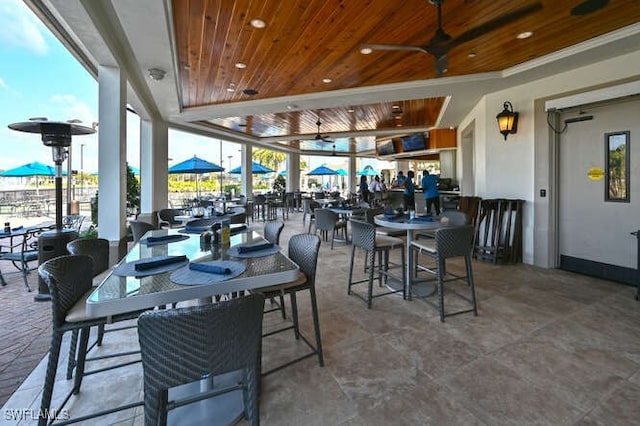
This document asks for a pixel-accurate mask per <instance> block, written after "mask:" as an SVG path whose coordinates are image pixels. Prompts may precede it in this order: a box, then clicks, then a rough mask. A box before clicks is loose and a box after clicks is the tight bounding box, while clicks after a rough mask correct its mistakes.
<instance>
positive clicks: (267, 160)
mask: <svg viewBox="0 0 640 426" xmlns="http://www.w3.org/2000/svg"><path fill="white" fill-rule="evenodd" d="M286 158H287V154H284V153H282V152H276V151H271V150H270V149H262V148H261V149H256V150H255V151H253V159H254V160H255V161H257V162H258V163H260V164H262V165H263V166H267V167H269V168H271V169H273V170H275V171H276V173H277V172H278V169H279V165H280V164H282V162H283V161H284V160H285V159H286Z"/></svg>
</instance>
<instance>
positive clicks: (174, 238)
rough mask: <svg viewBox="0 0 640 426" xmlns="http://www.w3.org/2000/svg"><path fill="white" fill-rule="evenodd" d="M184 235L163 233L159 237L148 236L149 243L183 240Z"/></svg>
mask: <svg viewBox="0 0 640 426" xmlns="http://www.w3.org/2000/svg"><path fill="white" fill-rule="evenodd" d="M182 238H183V237H182V235H161V236H159V237H147V242H148V243H160V242H163V241H177V240H181V239H182Z"/></svg>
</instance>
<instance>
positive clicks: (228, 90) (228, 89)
mask: <svg viewBox="0 0 640 426" xmlns="http://www.w3.org/2000/svg"><path fill="white" fill-rule="evenodd" d="M235 91H236V89H234V88H233V87H227V92H235Z"/></svg>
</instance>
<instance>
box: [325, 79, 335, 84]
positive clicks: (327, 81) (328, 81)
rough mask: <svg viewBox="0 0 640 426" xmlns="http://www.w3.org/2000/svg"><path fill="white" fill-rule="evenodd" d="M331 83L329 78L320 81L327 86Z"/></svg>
mask: <svg viewBox="0 0 640 426" xmlns="http://www.w3.org/2000/svg"><path fill="white" fill-rule="evenodd" d="M332 81H333V80H331V79H330V78H323V79H322V82H323V83H324V84H329V83H331V82H332Z"/></svg>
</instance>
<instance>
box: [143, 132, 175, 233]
mask: <svg viewBox="0 0 640 426" xmlns="http://www.w3.org/2000/svg"><path fill="white" fill-rule="evenodd" d="M168 146H169V129H168V127H167V124H166V123H165V122H164V121H161V120H144V119H140V214H141V216H143V217H142V218H141V220H144V221H145V222H150V223H154V221H155V218H154V217H153V216H154V214H155V212H156V211H158V210H160V209H164V208H167V207H168V205H169V202H168V194H167V189H168V174H167V158H168V153H169V147H168Z"/></svg>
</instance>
